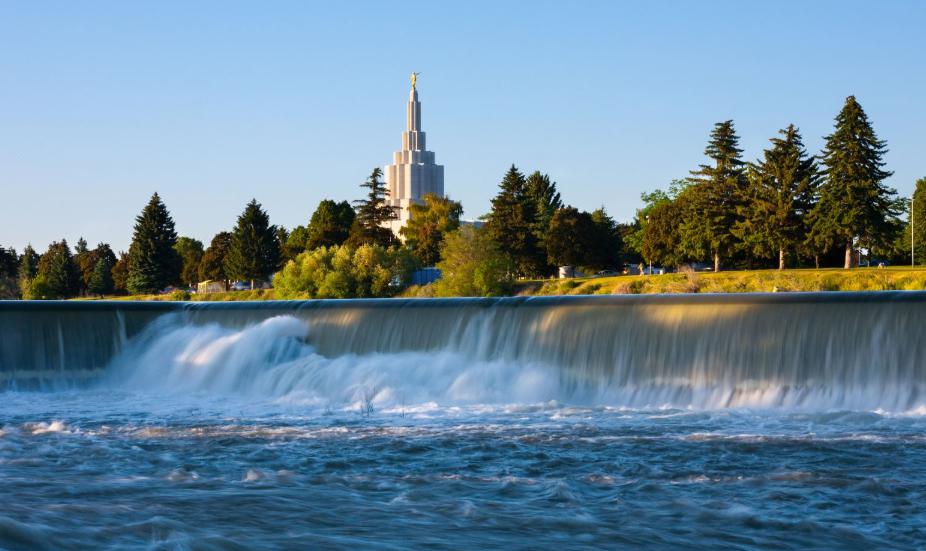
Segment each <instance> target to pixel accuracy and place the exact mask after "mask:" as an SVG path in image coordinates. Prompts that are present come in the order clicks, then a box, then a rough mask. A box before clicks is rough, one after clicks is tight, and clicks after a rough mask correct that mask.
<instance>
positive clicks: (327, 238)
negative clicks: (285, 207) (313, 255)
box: [293, 184, 394, 252]
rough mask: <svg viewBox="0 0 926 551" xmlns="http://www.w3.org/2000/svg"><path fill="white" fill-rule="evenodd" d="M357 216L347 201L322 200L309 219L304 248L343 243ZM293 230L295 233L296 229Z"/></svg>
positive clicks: (348, 235)
mask: <svg viewBox="0 0 926 551" xmlns="http://www.w3.org/2000/svg"><path fill="white" fill-rule="evenodd" d="M364 186H366V184H364ZM371 191H372V190H371ZM381 197H385V195H382V196H381ZM368 200H369V199H368ZM393 214H394V211H393ZM355 217H356V214H355V213H354V209H353V208H352V207H351V206H350V203H348V202H347V201H341V202H339V203H338V202H335V201H332V200H331V199H325V200H323V201H321V202H320V203H318V207H317V208H316V209H315V212H313V213H312V218H311V219H310V220H309V225H308V227H307V228H306V235H305V237H304V241H303V246H302V250H307V249H317V248H318V247H331V246H333V245H342V244H343V243H344V242H345V241H347V238H348V237H350V231H351V226H353V225H354V218H355ZM293 232H294V233H295V230H293ZM300 252H302V251H300Z"/></svg>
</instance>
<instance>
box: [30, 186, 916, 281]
mask: <svg viewBox="0 0 926 551" xmlns="http://www.w3.org/2000/svg"><path fill="white" fill-rule="evenodd" d="M911 203H912V205H911V207H912V208H911V209H910V219H909V221H908V222H907V228H906V230H905V231H904V248H903V254H904V255H905V256H911V247H912V253H913V254H912V256H911V258H910V262H911V264H916V265H920V266H922V265H923V264H926V178H920V179H919V180H917V181H916V184H915V187H914V191H913V198H912V201H911ZM911 239H912V243H911ZM23 254H25V252H24V253H23Z"/></svg>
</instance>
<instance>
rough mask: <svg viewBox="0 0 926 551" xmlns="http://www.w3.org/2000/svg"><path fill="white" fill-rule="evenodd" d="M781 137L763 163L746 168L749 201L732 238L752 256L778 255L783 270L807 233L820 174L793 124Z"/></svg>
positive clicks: (764, 156)
mask: <svg viewBox="0 0 926 551" xmlns="http://www.w3.org/2000/svg"><path fill="white" fill-rule="evenodd" d="M779 134H781V136H782V137H779V138H772V139H771V140H770V141H771V142H772V148H771V149H766V150H765V152H764V153H763V158H762V159H760V160H759V161H757V162H756V163H753V164H751V165H750V169H749V188H748V201H747V202H746V203H745V204H744V205H742V208H741V212H740V214H741V216H740V217H739V219H738V220H737V221H736V222H735V224H734V228H733V233H734V235H735V236H736V237H738V238H739V239H740V240H742V242H743V243H744V244H745V246H746V248H747V250H748V251H749V252H750V253H752V254H754V255H756V256H758V257H760V258H770V257H772V256H778V257H779V269H784V266H785V264H784V263H785V255H786V253H788V252H791V253H793V252H795V249H796V248H797V247H798V246H799V245H800V244H801V243H802V242H803V240H804V237H805V235H806V233H807V230H808V220H807V217H808V214H809V212H810V210H811V209H812V208H813V206H814V202H815V199H816V195H817V188H818V186H819V180H820V172H819V171H818V170H817V165H816V161H815V160H814V158H813V157H812V156H809V155H808V154H807V151H806V150H805V149H804V144H803V142H802V140H801V135H800V133H799V132H798V130H797V128H795V126H794V125H793V124H792V125H790V126H788V128H786V129H784V130H780V131H779Z"/></svg>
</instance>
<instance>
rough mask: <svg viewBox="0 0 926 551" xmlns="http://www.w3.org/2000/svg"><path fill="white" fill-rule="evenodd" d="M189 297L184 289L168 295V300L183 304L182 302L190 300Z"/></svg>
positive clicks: (188, 293)
mask: <svg viewBox="0 0 926 551" xmlns="http://www.w3.org/2000/svg"><path fill="white" fill-rule="evenodd" d="M191 296H192V295H190V292H189V291H186V290H184V289H174V290H173V291H171V293H170V300H173V301H177V302H183V301H187V300H190V297H191Z"/></svg>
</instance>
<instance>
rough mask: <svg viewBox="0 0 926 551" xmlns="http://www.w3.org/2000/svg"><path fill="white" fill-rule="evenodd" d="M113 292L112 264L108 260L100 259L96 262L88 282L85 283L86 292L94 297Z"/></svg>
mask: <svg viewBox="0 0 926 551" xmlns="http://www.w3.org/2000/svg"><path fill="white" fill-rule="evenodd" d="M114 290H115V284H114V283H113V263H112V261H111V259H110V258H108V257H102V258H100V259H99V260H97V261H96V266H94V267H93V273H92V274H91V276H90V281H89V282H88V283H87V291H88V292H89V293H91V294H94V295H99V296H100V297H102V296H103V295H110V294H112V293H113V291H114Z"/></svg>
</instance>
